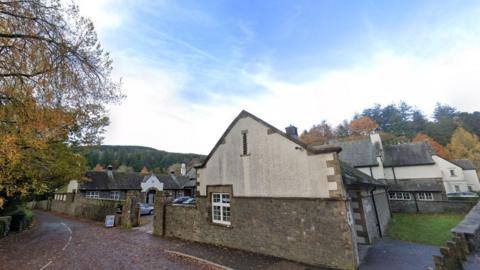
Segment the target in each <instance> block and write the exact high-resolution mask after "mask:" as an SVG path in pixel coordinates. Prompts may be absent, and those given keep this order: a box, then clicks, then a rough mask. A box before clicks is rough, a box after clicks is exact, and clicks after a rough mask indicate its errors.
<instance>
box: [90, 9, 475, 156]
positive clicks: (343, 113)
mask: <svg viewBox="0 0 480 270" xmlns="http://www.w3.org/2000/svg"><path fill="white" fill-rule="evenodd" d="M82 2H84V1H82ZM86 2H88V3H89V4H90V3H93V4H92V6H90V7H87V6H88V5H83V4H80V7H81V8H82V9H83V11H82V12H85V14H91V16H92V18H93V20H94V22H95V24H96V25H97V24H98V25H100V27H101V28H102V29H107V30H108V29H109V27H119V26H120V25H121V24H122V21H123V20H124V17H123V15H122V14H121V13H118V14H117V13H115V12H112V8H111V6H112V4H113V3H114V1H113V0H101V1H99V0H96V1H91V2H90V1H86ZM85 7H87V8H85ZM98 25H97V26H98ZM462 26H465V25H462ZM443 27H444V25H441V28H443ZM458 29H459V28H458V27H456V28H452V29H449V28H443V29H441V31H440V28H435V29H432V31H431V35H427V32H425V29H422V31H421V35H422V39H421V40H425V37H426V36H428V42H425V43H428V44H432V45H433V44H436V43H439V42H443V41H444V42H445V44H448V46H445V47H444V48H442V50H441V51H435V52H433V51H434V50H433V49H434V48H433V47H432V52H431V53H427V54H425V53H422V54H421V55H420V54H416V52H415V48H416V47H417V46H418V47H420V45H422V44H415V43H413V41H412V44H411V48H410V49H408V48H407V49H405V48H403V50H398V48H396V47H395V44H393V45H392V44H389V43H388V42H382V41H381V40H380V41H379V42H378V43H376V44H375V46H378V47H379V50H378V51H377V52H376V53H374V56H373V57H372V58H370V59H368V60H364V61H363V62H359V63H357V64H356V65H354V66H353V67H350V68H345V69H341V70H331V71H328V72H323V73H318V75H317V76H314V77H313V78H311V79H310V80H309V81H304V82H302V83H290V82H288V81H287V80H283V79H282V78H275V77H273V76H272V75H271V74H272V73H273V72H269V70H275V67H273V66H268V65H265V66H264V68H263V69H259V70H263V71H262V72H260V73H256V74H250V75H249V76H250V80H251V81H253V82H255V83H257V84H259V85H261V86H263V87H264V88H266V89H267V90H266V91H265V92H263V93H259V94H257V95H255V96H254V97H252V96H245V97H232V96H222V95H219V94H218V92H215V93H214V92H209V93H203V94H205V95H208V96H209V97H210V98H209V100H211V103H209V104H192V103H191V102H189V101H187V100H184V99H182V90H183V87H184V85H185V83H186V81H188V80H189V79H191V78H187V77H186V76H187V75H186V74H188V73H187V72H182V71H181V70H175V69H167V68H159V67H158V66H154V65H153V64H152V63H151V62H147V61H143V60H142V59H141V58H139V57H136V56H135V52H133V53H128V54H127V53H124V52H118V51H111V53H112V56H113V58H114V65H115V75H116V76H117V77H122V78H123V89H124V92H125V93H126V94H127V99H126V100H125V101H124V102H123V104H122V105H121V106H118V107H113V108H112V109H111V122H112V124H111V126H110V127H109V128H108V132H107V134H106V135H107V136H106V141H105V143H108V144H122V145H144V146H150V147H154V148H157V149H163V150H167V151H176V152H196V153H203V154H207V153H208V152H209V151H210V149H211V148H212V147H213V145H214V144H215V143H216V141H217V140H218V138H219V137H220V136H221V134H222V133H223V132H224V130H225V129H226V128H227V126H228V124H229V123H230V121H232V120H233V118H234V117H235V116H236V115H237V114H238V113H239V112H240V111H241V110H242V109H246V110H248V111H250V112H251V113H254V114H256V115H257V116H259V117H260V118H262V119H264V120H266V121H267V122H270V123H271V124H273V125H275V126H277V127H278V128H281V129H282V128H284V127H286V126H288V125H289V124H294V125H297V127H299V129H301V130H302V129H306V128H309V127H311V126H312V125H313V124H316V123H319V122H320V121H321V120H323V119H327V120H328V121H329V122H330V123H332V124H337V123H339V122H340V121H342V120H343V119H346V118H351V117H352V115H353V114H354V113H355V112H361V110H362V109H364V108H366V107H369V106H371V105H373V104H374V103H380V104H383V105H385V104H388V103H391V102H399V101H401V100H403V101H406V102H408V103H409V104H412V105H417V106H418V107H419V108H420V109H422V110H423V111H424V112H425V113H431V112H432V110H433V107H434V105H435V103H436V102H442V103H448V104H450V105H453V106H456V107H458V108H459V109H461V110H464V111H473V110H478V106H477V102H476V101H477V100H478V99H479V98H480V91H479V88H480V76H479V74H478V73H479V70H480V68H479V67H480V64H479V63H480V45H479V44H480V43H479V42H478V38H472V36H471V35H468V33H465V32H464V31H459V30H458ZM471 29H472V32H471V33H476V31H478V29H480V28H479V27H478V26H472V28H471ZM458 33H460V34H458ZM412 36H415V33H409V35H408V37H407V38H406V39H405V40H410V38H411V37H412ZM373 43H375V42H373V41H372V44H373ZM379 44H380V45H381V46H379ZM389 46H390V48H389ZM403 47H404V46H403ZM107 50H108V48H107ZM421 50H422V51H423V52H424V51H428V48H425V46H423V47H422V49H421ZM137 53H143V52H137ZM225 61H228V59H225ZM185 68H189V67H185ZM247 77H248V76H247Z"/></svg>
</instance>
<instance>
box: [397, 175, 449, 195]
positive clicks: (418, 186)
mask: <svg viewBox="0 0 480 270" xmlns="http://www.w3.org/2000/svg"><path fill="white" fill-rule="evenodd" d="M422 180H423V181H401V180H400V182H399V183H394V182H392V181H389V183H388V189H389V190H390V191H431V192H443V190H444V187H443V184H442V181H441V179H435V178H433V179H422ZM432 180H433V181H432ZM434 180H438V181H434Z"/></svg>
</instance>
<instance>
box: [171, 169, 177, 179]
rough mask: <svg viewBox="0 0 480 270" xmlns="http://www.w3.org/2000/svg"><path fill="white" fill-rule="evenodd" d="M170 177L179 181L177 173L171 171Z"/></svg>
mask: <svg viewBox="0 0 480 270" xmlns="http://www.w3.org/2000/svg"><path fill="white" fill-rule="evenodd" d="M170 176H171V177H172V178H173V179H177V176H176V175H175V171H171V172H170Z"/></svg>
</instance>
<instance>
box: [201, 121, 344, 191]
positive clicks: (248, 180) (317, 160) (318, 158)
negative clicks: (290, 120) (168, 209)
mask: <svg viewBox="0 0 480 270" xmlns="http://www.w3.org/2000/svg"><path fill="white" fill-rule="evenodd" d="M245 131H246V132H247V140H248V155H246V156H242V149H243V148H242V147H243V145H242V132H245ZM298 148H300V149H298ZM333 159H334V153H325V154H317V155H308V154H307V151H306V150H305V149H302V148H301V147H299V146H298V145H297V144H295V143H294V142H292V141H290V140H288V139H286V138H285V137H283V136H282V135H279V134H277V133H271V134H268V128H267V127H266V126H264V125H263V124H261V123H259V122H257V121H256V120H254V119H252V118H250V117H245V118H241V119H239V120H238V121H237V123H236V124H235V125H234V126H233V127H232V129H231V130H230V132H229V133H228V134H227V135H226V137H225V138H224V143H223V144H220V145H219V147H217V149H216V151H215V152H214V153H213V155H212V156H211V157H210V159H209V160H208V162H207V164H206V166H205V168H201V169H199V170H198V181H199V192H200V195H201V196H205V195H206V187H207V185H232V186H233V195H234V196H245V197H309V198H328V197H329V190H335V189H337V188H339V187H337V186H336V185H332V184H330V185H329V184H328V181H327V176H328V175H333V174H334V169H333V168H327V160H333Z"/></svg>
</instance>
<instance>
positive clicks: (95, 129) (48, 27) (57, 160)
mask: <svg viewBox="0 0 480 270" xmlns="http://www.w3.org/2000/svg"><path fill="white" fill-rule="evenodd" d="M111 64H112V62H111V60H110V57H109V55H108V53H106V52H105V51H103V49H102V48H101V47H100V45H99V43H98V40H97V36H96V33H95V30H94V27H93V24H92V23H91V22H90V21H89V20H87V19H85V18H82V17H81V16H80V15H79V12H78V8H77V7H76V6H63V5H62V4H61V2H60V1H59V0H23V1H1V2H0V208H1V207H2V205H3V203H4V202H5V199H7V200H8V199H10V200H15V199H18V198H20V197H22V196H25V195H28V194H32V193H38V192H43V191H48V190H49V189H51V188H52V186H55V185H59V184H61V183H63V182H65V181H67V180H68V179H71V178H73V177H78V176H79V175H81V174H82V173H83V171H84V168H85V160H84V158H83V157H82V156H81V155H79V154H76V153H75V152H74V151H73V148H74V147H75V146H76V145H79V144H92V143H98V142H100V141H101V139H102V138H101V134H102V133H103V132H104V127H105V126H106V125H107V124H108V117H107V115H106V109H105V105H106V104H108V103H115V102H119V101H120V100H121V98H122V95H121V92H120V88H119V84H118V83H117V82H115V81H113V80H112V79H111V70H112V66H111Z"/></svg>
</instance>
